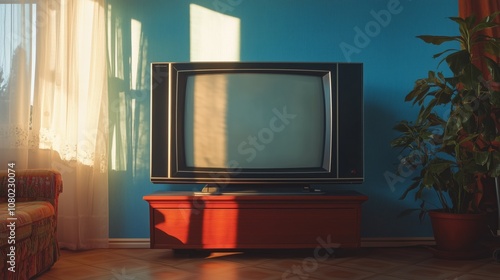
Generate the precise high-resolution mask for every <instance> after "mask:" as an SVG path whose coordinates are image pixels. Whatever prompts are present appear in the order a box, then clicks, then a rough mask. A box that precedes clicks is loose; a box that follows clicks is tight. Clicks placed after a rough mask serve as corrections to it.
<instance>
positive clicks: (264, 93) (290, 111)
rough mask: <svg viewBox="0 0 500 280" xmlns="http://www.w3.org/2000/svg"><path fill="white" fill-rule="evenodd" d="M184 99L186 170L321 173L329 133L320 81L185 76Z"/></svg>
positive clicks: (258, 75) (282, 77) (281, 77)
mask: <svg viewBox="0 0 500 280" xmlns="http://www.w3.org/2000/svg"><path fill="white" fill-rule="evenodd" d="M185 98H186V99H185V102H184V144H185V146H184V151H185V157H186V166H187V167H194V168H196V167H200V168H204V167H205V168H229V167H230V166H231V165H237V166H238V167H240V168H243V169H248V168H257V169H258V168H264V169H273V168H277V167H279V168H309V167H315V168H322V167H323V150H324V143H325V133H328V134H329V133H330V131H325V130H326V127H325V123H324V122H325V94H324V88H323V81H322V79H321V77H318V76H309V75H294V74H262V73H237V74H234V73H233V74H227V73H226V74H203V75H190V76H188V78H187V85H186V95H185ZM306 135H307V137H306Z"/></svg>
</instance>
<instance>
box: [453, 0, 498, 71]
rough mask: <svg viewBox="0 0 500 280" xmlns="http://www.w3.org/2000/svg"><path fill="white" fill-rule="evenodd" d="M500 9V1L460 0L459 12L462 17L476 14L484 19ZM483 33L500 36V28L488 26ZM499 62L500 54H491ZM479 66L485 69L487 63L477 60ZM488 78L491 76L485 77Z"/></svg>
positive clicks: (479, 49)
mask: <svg viewBox="0 0 500 280" xmlns="http://www.w3.org/2000/svg"><path fill="white" fill-rule="evenodd" d="M497 11H500V1H478V0H459V2H458V13H459V16H460V17H462V18H465V17H468V16H471V15H474V16H475V17H476V18H477V19H482V18H484V17H486V16H488V15H490V14H492V13H494V12H497ZM497 21H500V16H497ZM483 34H485V35H488V36H493V37H500V28H488V29H485V30H484V31H483ZM476 51H477V52H480V51H481V47H479V48H478V49H476ZM490 57H491V58H492V59H493V60H495V61H496V62H497V63H500V54H499V55H497V56H496V57H492V56H490ZM477 66H478V67H479V68H480V69H485V71H483V72H485V73H486V72H487V71H486V65H484V63H483V62H482V61H477ZM485 78H486V79H487V80H488V79H490V77H485Z"/></svg>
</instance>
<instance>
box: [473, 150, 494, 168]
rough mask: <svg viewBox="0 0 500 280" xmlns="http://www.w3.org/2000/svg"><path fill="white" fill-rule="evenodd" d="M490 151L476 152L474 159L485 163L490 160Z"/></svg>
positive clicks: (480, 163)
mask: <svg viewBox="0 0 500 280" xmlns="http://www.w3.org/2000/svg"><path fill="white" fill-rule="evenodd" d="M489 157H490V153H489V152H488V151H486V152H476V153H474V161H475V162H476V163H477V164H479V165H485V164H486V163H487V162H488V159H489Z"/></svg>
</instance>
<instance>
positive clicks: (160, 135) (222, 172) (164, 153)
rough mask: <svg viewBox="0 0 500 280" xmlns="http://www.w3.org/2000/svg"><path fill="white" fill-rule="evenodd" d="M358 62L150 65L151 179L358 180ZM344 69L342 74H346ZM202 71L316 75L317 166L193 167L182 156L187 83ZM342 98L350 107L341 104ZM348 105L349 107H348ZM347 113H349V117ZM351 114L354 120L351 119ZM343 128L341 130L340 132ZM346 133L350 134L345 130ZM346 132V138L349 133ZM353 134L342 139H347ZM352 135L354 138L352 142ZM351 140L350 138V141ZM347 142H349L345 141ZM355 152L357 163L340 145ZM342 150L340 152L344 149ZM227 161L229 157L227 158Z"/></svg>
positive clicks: (251, 181)
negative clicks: (320, 125)
mask: <svg viewBox="0 0 500 280" xmlns="http://www.w3.org/2000/svg"><path fill="white" fill-rule="evenodd" d="M362 68H363V65H362V64H361V63H335V62H164V63H163V62H159V63H152V64H151V134H150V136H151V147H150V149H151V161H150V167H151V173H150V179H151V181H152V182H153V183H183V184H186V183H191V184H198V183H200V184H203V183H205V184H217V185H231V184H258V185H263V184H265V185H275V184H324V183H361V182H363V180H364V177H363V173H364V172H363V169H364V168H363V165H364V152H363V86H362V82H363V77H362ZM344 72H346V73H344ZM206 73H227V74H232V73H271V74H272V73H276V74H299V75H313V76H320V77H321V78H322V80H323V89H324V92H323V94H324V99H325V108H324V109H325V116H326V117H327V118H326V119H325V141H324V143H325V145H324V147H323V153H324V154H323V158H324V161H323V162H324V163H323V167H320V168H280V167H276V168H261V169H243V170H242V169H241V168H238V166H234V168H225V169H221V168H193V167H188V166H186V165H185V164H183V163H184V162H185V160H183V155H182V154H183V151H184V149H183V147H182V143H183V141H182V138H183V135H184V134H183V114H184V110H183V109H182V108H184V104H183V102H182V101H183V100H184V97H185V94H186V92H185V82H186V81H187V77H188V76H189V75H196V74H206ZM344 102H345V103H346V104H345V105H347V107H348V108H345V107H344V106H345V105H344ZM346 109H347V110H346ZM349 115H350V117H349ZM350 118H354V119H358V120H357V121H356V123H349V120H348V119H350ZM343 131H345V132H343ZM343 133H347V134H349V135H345V136H344V135H343ZM349 136H350V137H349ZM346 137H347V138H356V139H345V138H346ZM351 140H352V141H351ZM351 142H352V143H351ZM349 143H351V144H349ZM353 143H354V145H355V146H356V147H355V148H354V149H353V148H352V147H351V148H349V149H347V150H348V151H347V153H349V152H350V153H353V154H356V156H355V157H356V159H355V160H354V161H357V162H355V164H354V165H355V168H351V169H350V168H347V170H344V171H341V169H345V168H343V165H344V164H346V163H343V162H340V161H341V160H342V158H341V156H340V154H341V149H343V147H344V146H345V145H353ZM345 153H346V151H344V154H345ZM228 162H229V161H228Z"/></svg>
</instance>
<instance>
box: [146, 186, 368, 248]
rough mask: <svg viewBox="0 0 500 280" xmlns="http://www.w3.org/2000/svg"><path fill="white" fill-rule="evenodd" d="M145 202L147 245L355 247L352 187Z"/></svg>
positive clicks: (172, 196) (174, 195) (172, 195)
mask: <svg viewBox="0 0 500 280" xmlns="http://www.w3.org/2000/svg"><path fill="white" fill-rule="evenodd" d="M144 200H146V201H147V202H148V203H149V206H150V235H151V236H150V237H151V248H165V249H166V248H168V249H245V248H247V249H248V248H315V247H317V246H318V245H319V244H320V243H322V244H321V245H322V246H324V245H325V244H324V243H325V242H326V243H328V246H329V247H351V248H352V247H359V246H360V223H361V204H362V203H363V202H364V201H365V200H367V197H366V196H364V195H361V194H359V193H356V192H341V193H331V194H330V193H328V194H321V195H316V194H315V195H300V194H297V195H276V194H274V195H266V194H258V195H226V194H223V195H202V196H198V195H194V194H193V193H187V192H164V193H154V194H151V195H147V196H144Z"/></svg>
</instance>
